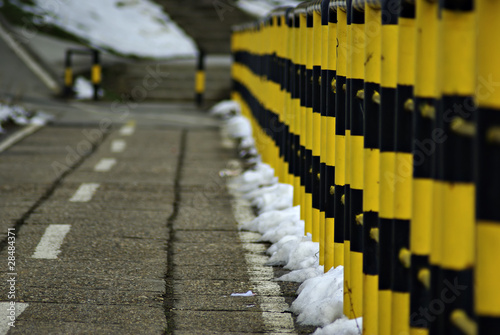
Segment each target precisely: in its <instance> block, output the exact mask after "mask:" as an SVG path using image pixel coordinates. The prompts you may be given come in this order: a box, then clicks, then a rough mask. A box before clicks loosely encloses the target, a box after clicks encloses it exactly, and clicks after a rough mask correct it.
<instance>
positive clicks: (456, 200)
mask: <svg viewBox="0 0 500 335" xmlns="http://www.w3.org/2000/svg"><path fill="white" fill-rule="evenodd" d="M440 12H441V32H440V41H439V44H438V45H439V46H440V54H438V78H440V85H439V88H440V91H441V100H440V103H439V108H438V110H437V111H438V113H437V116H436V118H437V120H438V126H439V127H440V128H441V129H442V133H443V134H442V137H441V138H442V141H441V142H442V143H440V144H439V145H440V146H441V150H440V151H438V157H437V159H438V167H437V177H438V180H439V182H440V184H441V198H442V203H441V205H442V209H441V212H440V214H441V222H442V223H441V224H442V234H441V241H440V247H441V263H440V264H439V265H440V267H439V268H436V269H437V270H438V273H437V274H435V275H436V277H437V278H436V285H437V286H436V290H435V291H434V292H433V293H434V296H432V298H433V300H435V299H440V301H441V303H440V304H437V303H436V304H435V306H434V305H433V306H429V308H431V307H433V309H434V311H433V310H431V312H433V313H434V314H437V315H436V321H434V322H435V323H436V327H431V334H434V333H435V332H434V331H435V330H437V331H438V332H439V334H453V333H456V332H459V331H461V330H460V328H461V327H460V325H459V324H458V323H457V320H455V316H456V313H457V312H459V313H461V314H460V315H461V316H460V318H465V317H469V318H470V317H471V316H472V313H473V311H472V298H473V297H472V292H473V288H472V266H473V264H474V258H475V243H474V238H473V236H474V228H475V226H474V223H475V215H474V206H475V203H474V196H475V187H474V183H473V173H472V170H473V165H472V160H471V157H473V150H472V149H473V137H474V134H475V127H474V124H473V122H472V120H473V115H474V113H475V111H474V109H475V106H474V102H473V95H474V93H475V89H476V88H475V80H474V79H475V66H476V62H475V48H476V45H475V43H476V36H475V35H476V25H475V20H476V14H475V12H474V3H473V1H472V0H470V1H463V2H456V1H450V2H442V3H440ZM433 275H434V274H433ZM465 283H467V284H466V285H465V286H466V287H464V288H463V290H462V291H460V292H459V293H460V294H457V292H453V291H450V290H451V289H450V287H449V286H450V285H463V284H465ZM457 318H458V317H457Z"/></svg>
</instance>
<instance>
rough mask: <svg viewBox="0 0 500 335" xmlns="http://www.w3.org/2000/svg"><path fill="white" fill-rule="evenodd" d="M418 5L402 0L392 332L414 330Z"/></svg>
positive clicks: (397, 104) (396, 131)
mask: <svg viewBox="0 0 500 335" xmlns="http://www.w3.org/2000/svg"><path fill="white" fill-rule="evenodd" d="M415 32H416V31H415V4H414V3H410V2H408V1H401V7H400V12H399V18H398V63H397V67H398V71H397V89H396V118H395V143H394V144H395V145H394V151H395V153H396V154H395V174H396V177H395V185H394V222H393V249H392V280H391V290H392V308H391V309H392V317H391V320H392V330H391V332H392V334H408V333H409V331H410V321H409V318H410V265H411V263H410V261H411V254H410V250H409V249H410V220H411V215H412V212H411V208H412V207H411V204H412V201H411V199H412V187H411V186H412V177H413V155H412V131H413V128H412V119H413V113H414V106H413V105H414V100H413V85H414V82H415V67H414V65H413V64H414V63H415V51H414V50H415Z"/></svg>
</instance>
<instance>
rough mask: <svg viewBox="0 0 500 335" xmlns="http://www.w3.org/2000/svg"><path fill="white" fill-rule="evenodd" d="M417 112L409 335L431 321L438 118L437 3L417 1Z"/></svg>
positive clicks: (425, 330) (419, 332)
mask: <svg viewBox="0 0 500 335" xmlns="http://www.w3.org/2000/svg"><path fill="white" fill-rule="evenodd" d="M415 6H416V21H415V25H416V28H417V31H418V32H419V33H418V34H416V45H415V86H414V95H415V109H414V112H413V186H412V192H413V199H412V203H413V204H412V218H411V223H410V246H411V248H410V251H411V270H410V271H411V275H410V276H411V280H410V283H411V287H410V334H411V335H425V334H428V332H429V330H428V329H429V321H430V320H428V318H426V317H425V315H423V313H422V311H424V310H425V309H428V308H429V304H430V301H431V300H430V279H431V278H430V264H429V255H430V252H431V228H432V226H433V225H434V224H435V223H433V222H432V206H433V203H434V200H433V197H432V193H433V187H434V183H433V180H432V168H433V161H434V160H435V154H436V152H435V144H432V143H433V139H432V138H433V122H434V121H433V120H434V119H435V110H436V99H437V96H438V92H437V87H436V81H437V80H436V68H437V35H438V16H437V12H438V3H437V2H429V1H427V0H418V1H417V2H416V5H415Z"/></svg>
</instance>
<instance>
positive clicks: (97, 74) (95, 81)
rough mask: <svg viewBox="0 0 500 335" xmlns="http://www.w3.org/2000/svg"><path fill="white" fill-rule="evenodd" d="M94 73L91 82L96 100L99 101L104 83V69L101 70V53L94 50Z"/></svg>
mask: <svg viewBox="0 0 500 335" xmlns="http://www.w3.org/2000/svg"><path fill="white" fill-rule="evenodd" d="M91 71H92V73H91V81H92V86H93V87H94V95H93V97H94V100H95V101H97V100H99V90H100V88H101V81H102V69H101V59H100V53H99V51H98V50H95V49H94V50H92V70H91Z"/></svg>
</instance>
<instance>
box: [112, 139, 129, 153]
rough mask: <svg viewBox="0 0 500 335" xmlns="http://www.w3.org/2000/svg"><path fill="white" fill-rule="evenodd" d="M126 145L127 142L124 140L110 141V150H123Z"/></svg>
mask: <svg viewBox="0 0 500 335" xmlns="http://www.w3.org/2000/svg"><path fill="white" fill-rule="evenodd" d="M126 147H127V143H126V142H125V141H124V140H114V141H113V142H111V152H123V151H124V150H125V148H126Z"/></svg>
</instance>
